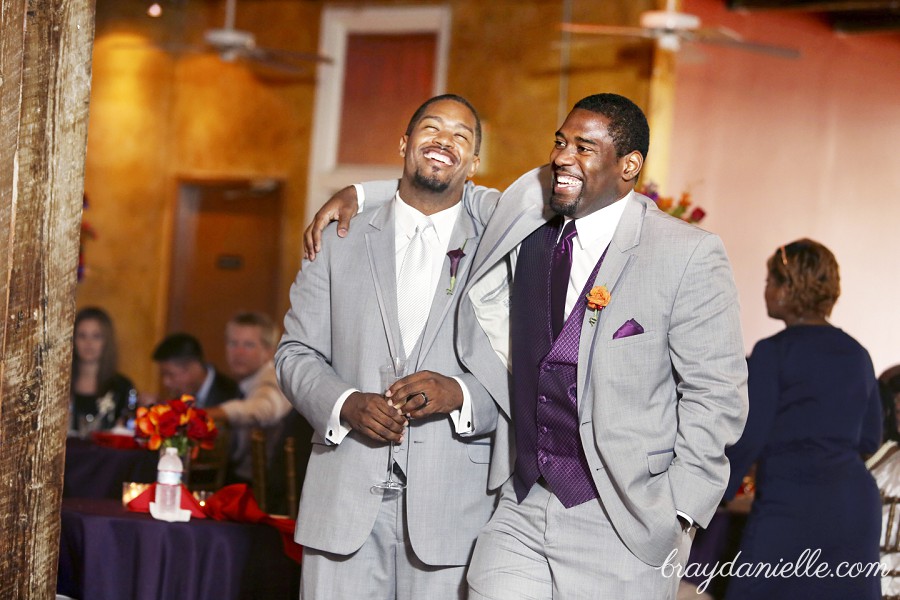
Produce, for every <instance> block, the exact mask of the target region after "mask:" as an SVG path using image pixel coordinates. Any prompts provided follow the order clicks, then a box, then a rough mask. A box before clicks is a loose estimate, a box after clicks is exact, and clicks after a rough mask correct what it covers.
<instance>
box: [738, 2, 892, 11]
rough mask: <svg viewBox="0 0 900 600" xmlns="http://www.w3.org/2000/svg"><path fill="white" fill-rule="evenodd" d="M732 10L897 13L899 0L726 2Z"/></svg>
mask: <svg viewBox="0 0 900 600" xmlns="http://www.w3.org/2000/svg"><path fill="white" fill-rule="evenodd" d="M726 4H727V5H728V8H729V9H731V10H794V11H804V12H840V11H860V10H863V11H864V10H886V11H891V10H893V11H896V10H897V9H898V4H897V0H726Z"/></svg>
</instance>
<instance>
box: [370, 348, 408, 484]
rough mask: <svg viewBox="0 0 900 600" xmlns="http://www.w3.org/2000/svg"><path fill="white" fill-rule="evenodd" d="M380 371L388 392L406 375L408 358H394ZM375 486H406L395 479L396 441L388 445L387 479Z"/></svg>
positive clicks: (382, 382) (382, 383)
mask: <svg viewBox="0 0 900 600" xmlns="http://www.w3.org/2000/svg"><path fill="white" fill-rule="evenodd" d="M379 373H380V374H381V389H382V394H383V393H384V392H387V390H388V388H389V387H391V385H393V383H394V382H395V381H397V380H398V379H401V378H403V377H405V376H406V359H405V358H397V357H394V358H392V359H391V364H389V365H384V366H383V367H381V368H380V369H379ZM373 487H376V488H380V489H383V490H402V489H403V488H405V487H406V484H405V483H403V482H402V481H398V480H396V479H394V442H391V443H390V444H389V446H388V464H387V479H385V480H384V481H381V482H379V483H376V484H375V485H374V486H373Z"/></svg>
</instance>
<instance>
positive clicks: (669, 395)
mask: <svg viewBox="0 0 900 600" xmlns="http://www.w3.org/2000/svg"><path fill="white" fill-rule="evenodd" d="M549 181H550V170H549V168H548V167H546V166H545V167H541V168H538V169H534V170H532V171H529V172H528V173H526V174H525V175H523V176H522V177H520V178H519V179H518V180H517V181H515V182H514V183H513V184H512V185H511V186H510V187H509V188H508V189H507V190H506V191H505V192H503V194H502V196H500V198H499V201H498V199H497V196H498V195H499V192H497V191H496V190H490V189H487V188H475V189H474V190H473V191H472V193H470V194H467V196H466V201H467V202H469V207H468V208H469V210H470V211H471V212H472V213H473V215H475V216H476V218H477V219H479V220H480V221H481V222H486V223H488V225H487V228H486V229H485V232H484V235H483V236H482V238H481V243H480V244H479V246H478V250H477V251H476V253H475V257H474V260H473V262H472V272H471V274H470V276H469V278H468V280H467V282H466V285H465V287H464V289H463V297H462V300H461V302H460V304H459V308H458V311H459V314H458V317H457V320H458V333H457V351H458V353H459V357H460V359H461V360H462V362H463V363H464V364H465V365H466V366H467V367H468V368H469V370H470V371H471V373H472V374H473V375H475V376H476V377H477V378H478V379H479V381H481V383H482V385H484V386H485V388H487V390H488V391H489V392H490V394H491V395H492V397H493V398H494V399H495V401H496V402H497V404H498V407H499V409H500V414H499V416H498V423H497V431H496V434H495V443H494V451H493V457H492V461H491V474H490V482H489V485H490V486H491V488H492V489H494V488H497V487H499V486H501V485H502V484H503V483H504V482H505V481H506V480H507V479H509V477H510V476H511V475H512V472H513V466H514V464H515V440H514V439H513V428H512V426H511V419H512V417H513V415H512V412H511V410H510V399H509V385H508V383H509V379H508V378H509V376H510V375H509V371H508V370H507V359H508V346H509V339H508V338H509V318H508V317H509V311H508V307H509V298H510V289H511V287H510V286H511V284H512V274H513V265H512V264H511V261H510V253H511V252H512V251H513V250H514V249H516V248H517V247H518V245H519V244H520V243H521V242H522V240H524V239H525V238H526V237H527V236H528V235H529V234H530V233H531V232H533V231H534V230H535V229H537V228H538V227H540V226H541V225H543V224H544V223H545V222H546V221H547V220H548V219H550V218H552V217H553V213H552V212H551V211H550V210H549V208H548V207H547V205H546V198H548V197H549ZM365 191H366V202H367V203H368V202H370V201H384V198H385V197H389V195H390V194H392V193H393V192H392V190H391V189H390V187H388V186H385V185H381V184H379V185H371V186H370V185H368V184H367V185H366V186H365ZM594 285H605V286H606V287H607V289H609V291H610V293H611V299H610V303H609V305H608V306H607V307H606V308H604V309H603V310H602V311H601V312H600V315H599V320H598V321H597V323H596V324H595V325H593V326H592V325H591V324H590V323H589V321H590V317H591V316H592V313H591V311H586V314H585V317H584V321H583V323H582V331H581V345H580V350H579V359H578V412H579V415H580V421H581V431H580V435H581V441H582V445H583V447H584V450H585V454H586V456H587V461H588V464H589V466H590V468H591V470H592V474H593V478H594V482H595V484H596V486H597V490H598V492H599V493H600V499H601V501H602V503H603V506H604V508H605V509H606V511H607V513H608V514H609V518H610V520H611V521H612V523H613V525H614V526H615V528H616V531H617V532H618V533H619V535H620V536H621V537H622V539H623V540H624V541H625V543H626V545H627V546H628V548H629V549H630V550H631V551H632V552H633V553H634V554H635V555H636V556H637V557H638V558H640V559H641V560H643V561H644V562H646V563H648V564H651V565H657V566H658V565H661V564H662V563H663V562H664V560H665V558H666V556H667V554H668V553H669V552H670V551H671V549H672V548H674V547H675V546H676V543H677V540H678V539H679V536H680V535H681V531H680V527H679V525H678V522H677V520H676V517H675V515H676V511H681V512H683V513H685V514H687V515H689V516H690V517H691V518H693V519H694V521H695V522H696V523H697V524H699V525H700V526H703V527H705V526H706V525H708V524H709V521H710V519H711V518H712V515H713V514H714V512H715V510H716V507H717V506H718V504H719V501H720V500H721V498H722V494H723V492H724V490H725V486H726V484H727V482H728V477H729V473H730V469H729V465H728V460H727V458H726V457H725V448H726V447H727V446H730V445H732V444H734V443H735V442H736V441H737V439H738V438H739V437H740V434H741V432H742V431H743V427H744V423H745V421H746V418H747V408H748V401H747V366H746V360H745V358H744V348H743V342H742V338H741V328H740V320H739V311H738V297H737V290H736V288H735V285H734V280H733V277H732V274H731V267H730V265H729V263H728V258H727V256H726V254H725V250H724V247H723V245H722V242H721V240H720V239H719V238H718V237H717V236H715V235H713V234H711V233H708V232H706V231H703V230H701V229H699V228H697V227H694V226H692V225H688V224H687V223H684V222H683V221H681V220H679V219H675V218H673V217H671V216H669V215H667V214H665V213H663V212H662V211H661V210H659V209H658V208H657V206H656V204H655V203H654V202H653V201H652V200H650V199H649V198H646V197H644V196H640V195H638V197H637V199H636V200H631V201H629V203H628V206H626V208H625V211H624V213H623V215H622V218H621V220H620V221H619V225H618V227H617V228H616V232H615V234H614V236H613V239H612V241H611V242H610V246H609V250H608V251H607V254H606V259H605V260H604V262H603V265H602V267H601V268H600V271H599V273H598V275H597V279H596V281H595V282H594ZM628 319H635V320H636V321H638V322H639V323H640V324H641V325H642V327H643V328H644V333H643V334H641V335H636V336H632V337H625V338H621V339H613V334H614V333H615V332H616V330H617V329H618V328H619V327H621V326H622V325H623V324H624V323H625V322H626V321H627V320H628ZM491 350H493V351H494V352H492V351H491ZM512 365H513V368H512V376H515V361H514V360H513V361H512Z"/></svg>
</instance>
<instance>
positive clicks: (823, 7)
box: [725, 0, 900, 34]
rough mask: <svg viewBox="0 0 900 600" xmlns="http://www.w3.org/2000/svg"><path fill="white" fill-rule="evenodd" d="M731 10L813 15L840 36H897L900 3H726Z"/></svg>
mask: <svg viewBox="0 0 900 600" xmlns="http://www.w3.org/2000/svg"><path fill="white" fill-rule="evenodd" d="M725 3H726V4H727V5H728V8H730V9H732V10H747V11H776V10H778V11H800V12H805V13H811V14H815V15H816V16H818V17H820V18H821V19H823V20H824V21H826V22H827V23H828V24H829V25H830V26H831V28H832V29H834V30H835V31H837V32H840V33H848V34H864V33H900V0H725Z"/></svg>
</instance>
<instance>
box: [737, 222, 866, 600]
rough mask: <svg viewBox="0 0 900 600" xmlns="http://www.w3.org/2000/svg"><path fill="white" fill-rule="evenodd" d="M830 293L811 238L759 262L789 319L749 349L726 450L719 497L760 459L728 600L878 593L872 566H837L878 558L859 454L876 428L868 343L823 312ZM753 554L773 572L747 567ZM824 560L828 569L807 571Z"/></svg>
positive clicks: (831, 284) (860, 597)
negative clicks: (743, 393) (745, 394)
mask: <svg viewBox="0 0 900 600" xmlns="http://www.w3.org/2000/svg"><path fill="white" fill-rule="evenodd" d="M839 294H840V277H839V274H838V265H837V261H836V260H835V258H834V255H833V254H832V253H831V252H830V251H829V250H828V249H827V248H826V247H825V246H823V245H821V244H819V243H817V242H814V241H812V240H808V239H803V240H799V241H796V242H793V243H791V244H788V245H786V246H782V247H780V248H779V249H778V250H777V251H776V252H775V254H774V255H773V256H772V257H771V258H770V259H769V261H768V278H767V279H766V307H767V309H768V313H769V316H770V317H772V318H773V319H779V320H782V321H784V323H785V325H786V328H785V329H784V330H783V331H781V332H780V333H778V334H776V335H774V336H772V337H770V338H767V339H764V340H761V341H760V342H758V343H757V344H756V346H755V347H754V348H753V353H752V354H751V356H750V358H749V374H750V379H749V392H750V414H749V418H748V421H747V425H746V428H745V429H744V433H743V436H742V437H741V439H740V441H739V442H738V443H737V444H736V445H734V446H733V447H732V448H730V449H729V451H728V456H729V459H730V460H731V469H732V470H731V480H730V482H729V486H728V489H727V490H726V492H725V497H726V498H731V497H732V496H733V495H734V494H735V492H736V491H737V490H738V488H739V487H740V485H741V481H742V479H743V477H744V475H745V474H746V473H747V471H748V469H749V468H750V466H751V465H752V464H753V463H754V462H755V463H756V465H757V469H756V497H755V499H754V501H753V508H752V509H751V513H750V516H749V517H748V519H747V525H746V527H745V529H744V532H743V537H742V539H741V545H740V555H739V556H738V559H737V561H736V562H735V564H734V567H733V570H732V573H733V575H732V577H731V579H730V581H729V584H728V594H727V598H728V599H729V600H745V599H752V598H764V599H765V600H779V599H782V598H784V599H788V598H815V599H817V600H824V599H829V598H833V599H835V600H851V599H852V600H867V599H872V600H876V599H878V598H880V597H881V594H880V587H879V586H880V579H879V576H878V575H877V574H875V576H872V573H871V572H870V573H869V576H868V577H866V576H860V575H857V576H855V577H853V576H850V575H848V574H843V572H840V573H839V572H838V570H839V569H841V567H839V565H840V563H842V562H844V561H846V562H848V563H851V564H856V563H859V564H860V565H862V566H863V567H868V566H869V565H870V564H871V563H877V562H878V560H879V552H878V546H879V535H880V532H881V501H880V498H879V494H878V489H877V487H876V485H875V481H874V479H873V478H872V476H871V475H870V474H869V472H868V471H867V470H866V467H865V464H864V462H863V458H862V456H863V455H867V454H871V453H873V452H875V450H877V449H878V446H879V444H880V441H881V428H882V425H881V413H882V411H881V402H880V400H879V392H878V384H877V381H876V379H875V372H874V368H873V366H872V361H871V359H870V358H869V354H868V352H866V350H865V348H863V347H862V346H861V345H860V344H859V343H858V342H857V341H856V340H854V339H853V338H852V337H850V336H849V335H847V334H846V333H844V332H843V331H841V330H840V329H838V328H836V327H833V326H832V325H830V324H829V323H828V320H827V319H828V316H829V315H830V314H831V309H832V307H833V306H834V303H835V301H836V300H837V298H838V295H839ZM798 561H800V562H801V564H800V565H799V566H798V568H797V569H795V570H790V571H789V572H788V571H785V570H784V569H783V566H784V565H785V564H786V563H794V564H796V563H798ZM743 563H747V564H746V565H744V567H743V570H742V567H741V565H742V564H743ZM760 563H768V564H769V565H771V566H772V567H773V571H775V569H776V568H777V567H779V566H781V567H782V570H781V571H780V572H778V573H777V574H770V576H769V577H766V576H765V575H763V574H759V575H758V576H756V577H752V576H748V574H749V572H750V571H748V569H751V568H752V569H753V570H755V569H757V568H759V565H760ZM825 568H827V569H829V571H828V573H831V574H832V575H830V576H824V577H821V576H816V575H815V573H816V572H817V571H816V570H817V569H819V571H818V573H819V574H820V575H823V574H825V573H826V571H824V569H825ZM798 571H799V574H798ZM841 571H843V569H841ZM734 573H738V574H740V576H736V575H734Z"/></svg>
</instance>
